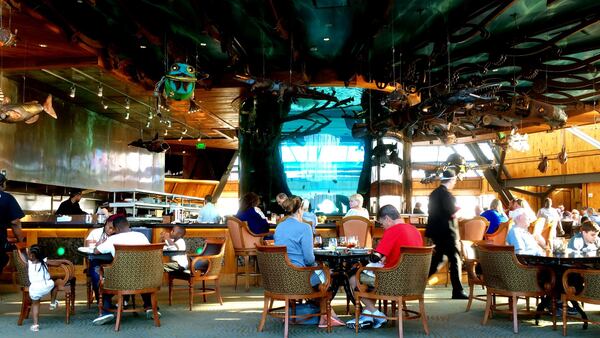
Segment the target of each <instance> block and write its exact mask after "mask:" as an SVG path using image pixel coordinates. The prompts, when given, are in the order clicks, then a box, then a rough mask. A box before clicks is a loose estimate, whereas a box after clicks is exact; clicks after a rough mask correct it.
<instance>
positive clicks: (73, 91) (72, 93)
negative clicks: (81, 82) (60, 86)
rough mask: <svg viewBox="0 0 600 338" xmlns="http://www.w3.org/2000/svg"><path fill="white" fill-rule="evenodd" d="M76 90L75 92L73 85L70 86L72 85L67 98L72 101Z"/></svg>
mask: <svg viewBox="0 0 600 338" xmlns="http://www.w3.org/2000/svg"><path fill="white" fill-rule="evenodd" d="M76 90H77V88H75V85H74V84H72V85H71V92H70V93H69V97H70V98H72V99H73V98H75V91H76Z"/></svg>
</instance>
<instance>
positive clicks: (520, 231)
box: [506, 208, 545, 256]
mask: <svg viewBox="0 0 600 338" xmlns="http://www.w3.org/2000/svg"><path fill="white" fill-rule="evenodd" d="M512 217H513V221H514V222H515V225H514V226H513V227H512V228H511V229H510V230H509V231H508V235H506V243H507V244H508V245H512V246H514V247H515V253H516V254H518V255H535V256H542V255H544V254H545V251H544V248H542V247H541V246H540V245H539V244H538V241H536V239H535V238H534V237H533V235H532V234H531V233H529V231H527V228H528V227H529V220H528V215H527V210H526V209H525V208H518V209H515V210H513V212H512Z"/></svg>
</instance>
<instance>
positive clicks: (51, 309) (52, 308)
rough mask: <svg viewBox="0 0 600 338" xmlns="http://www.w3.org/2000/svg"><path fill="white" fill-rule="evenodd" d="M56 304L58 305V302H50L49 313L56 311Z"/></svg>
mask: <svg viewBox="0 0 600 338" xmlns="http://www.w3.org/2000/svg"><path fill="white" fill-rule="evenodd" d="M58 304H59V303H58V301H57V300H55V301H54V302H51V303H50V311H54V310H56V308H57V307H58Z"/></svg>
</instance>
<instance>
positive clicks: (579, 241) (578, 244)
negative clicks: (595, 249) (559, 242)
mask: <svg viewBox="0 0 600 338" xmlns="http://www.w3.org/2000/svg"><path fill="white" fill-rule="evenodd" d="M573 247H574V248H575V250H577V251H581V249H583V238H575V240H574V241H573Z"/></svg>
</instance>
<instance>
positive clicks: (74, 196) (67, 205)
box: [56, 190, 87, 215]
mask: <svg viewBox="0 0 600 338" xmlns="http://www.w3.org/2000/svg"><path fill="white" fill-rule="evenodd" d="M79 201H81V191H80V190H75V191H72V192H71V193H70V194H69V199H68V200H66V201H63V202H62V203H61V204H60V206H59V207H58V209H57V210H56V214H57V215H86V214H87V213H86V212H85V211H83V210H81V207H80V206H79Z"/></svg>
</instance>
